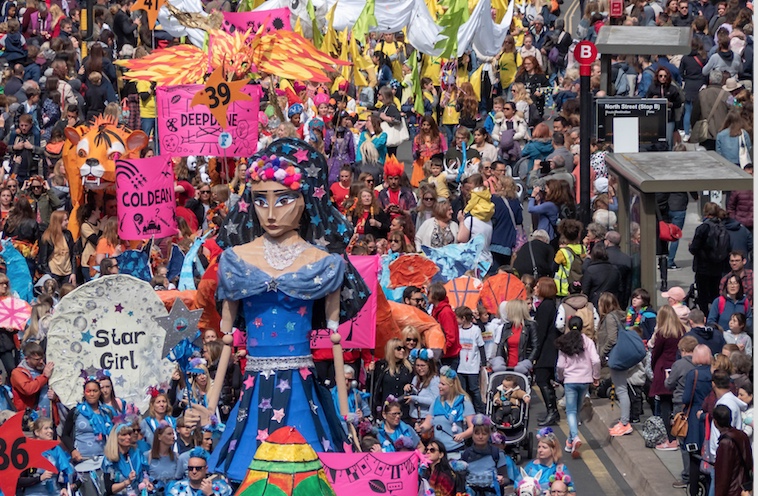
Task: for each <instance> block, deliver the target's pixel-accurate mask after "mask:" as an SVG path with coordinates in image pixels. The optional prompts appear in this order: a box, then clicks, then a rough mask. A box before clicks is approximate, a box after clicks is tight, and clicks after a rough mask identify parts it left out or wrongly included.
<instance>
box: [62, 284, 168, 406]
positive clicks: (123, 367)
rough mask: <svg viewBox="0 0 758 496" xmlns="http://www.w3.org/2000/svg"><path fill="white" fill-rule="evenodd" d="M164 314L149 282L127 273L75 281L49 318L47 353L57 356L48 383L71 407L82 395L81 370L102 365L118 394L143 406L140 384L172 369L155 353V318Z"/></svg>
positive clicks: (159, 342) (157, 380) (158, 336)
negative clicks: (84, 281) (108, 372)
mask: <svg viewBox="0 0 758 496" xmlns="http://www.w3.org/2000/svg"><path fill="white" fill-rule="evenodd" d="M167 315H168V312H167V311H166V307H165V306H164V305H163V302H162V301H161V300H160V298H158V296H157V295H156V293H155V291H154V290H153V288H152V287H151V286H150V284H149V283H147V282H143V281H140V280H139V279H136V278H134V277H131V276H127V275H123V274H119V275H113V276H104V277H100V278H98V279H95V280H94V281H90V282H88V283H87V284H84V285H82V286H79V287H78V288H76V289H75V290H74V291H72V292H71V293H69V294H67V295H66V296H64V297H63V298H62V299H61V301H60V303H58V306H56V308H55V315H53V318H52V319H51V320H50V330H49V331H48V334H47V353H48V356H51V357H58V358H57V359H56V360H55V372H54V373H53V376H52V378H51V379H50V387H52V388H53V390H55V392H56V393H58V396H59V397H60V399H61V401H62V402H63V404H64V405H66V406H67V407H69V408H72V407H73V406H74V405H76V404H77V403H78V402H79V401H81V399H82V387H81V386H82V384H83V381H82V379H81V377H80V374H81V372H82V370H85V371H87V373H88V374H90V375H95V372H96V371H97V370H98V369H104V370H108V371H110V374H111V380H112V381H113V385H114V386H115V389H116V391H118V397H119V398H121V399H123V400H125V401H126V402H127V403H134V404H135V405H136V406H137V407H138V408H139V409H140V410H141V411H145V409H146V408H147V406H148V399H147V398H146V396H145V390H146V389H147V388H148V387H149V386H156V385H159V384H161V383H162V382H165V381H166V378H167V377H171V371H172V370H173V367H172V364H171V362H169V361H168V360H166V359H165V358H162V355H161V353H160V350H161V349H162V348H163V343H164V341H165V339H166V331H165V330H164V328H163V327H162V326H161V325H160V324H159V323H158V322H157V321H156V318H160V317H165V316H167Z"/></svg>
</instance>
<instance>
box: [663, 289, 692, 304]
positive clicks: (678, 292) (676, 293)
mask: <svg viewBox="0 0 758 496" xmlns="http://www.w3.org/2000/svg"><path fill="white" fill-rule="evenodd" d="M661 296H663V297H664V298H673V299H675V300H676V301H684V299H685V298H686V297H687V293H685V292H684V290H683V289H682V288H680V287H679V286H674V287H673V288H669V290H668V291H664V292H663V293H661Z"/></svg>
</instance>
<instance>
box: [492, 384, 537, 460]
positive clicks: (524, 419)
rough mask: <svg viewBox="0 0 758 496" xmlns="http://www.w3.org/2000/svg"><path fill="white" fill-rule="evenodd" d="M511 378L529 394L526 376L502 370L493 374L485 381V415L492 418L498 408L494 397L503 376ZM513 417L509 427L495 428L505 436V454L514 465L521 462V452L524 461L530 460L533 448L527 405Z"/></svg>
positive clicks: (532, 434) (529, 388)
mask: <svg viewBox="0 0 758 496" xmlns="http://www.w3.org/2000/svg"><path fill="white" fill-rule="evenodd" d="M507 375H509V376H513V377H514V378H515V379H516V384H518V386H519V387H520V388H521V389H522V390H523V391H524V392H525V393H527V394H531V386H530V380H529V378H528V377H527V376H525V375H523V374H520V373H518V372H514V371H512V370H504V371H501V372H493V373H492V374H491V375H490V377H489V379H488V381H487V405H486V407H487V415H488V416H489V417H490V418H493V417H494V415H495V413H496V411H497V409H498V406H497V405H495V397H496V396H497V395H498V394H499V391H498V390H497V388H498V386H500V385H501V384H502V382H503V379H504V378H505V376H507ZM513 417H514V419H515V420H516V421H515V422H514V423H512V424H511V425H510V426H509V427H504V426H502V425H497V422H495V427H496V428H497V430H498V431H500V432H501V433H502V434H503V435H504V436H505V445H506V453H507V454H508V455H510V456H511V458H513V461H515V462H516V463H520V462H521V459H522V457H521V450H522V449H523V450H524V451H526V457H527V458H526V459H527V460H531V459H532V456H533V454H534V453H533V448H534V433H533V432H529V403H526V402H522V403H521V406H520V407H519V409H518V411H514V412H513Z"/></svg>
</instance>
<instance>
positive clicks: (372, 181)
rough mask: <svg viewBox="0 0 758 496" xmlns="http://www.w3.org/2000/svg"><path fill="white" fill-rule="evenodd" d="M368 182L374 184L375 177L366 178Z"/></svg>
mask: <svg viewBox="0 0 758 496" xmlns="http://www.w3.org/2000/svg"><path fill="white" fill-rule="evenodd" d="M366 182H367V183H370V184H374V180H373V179H366Z"/></svg>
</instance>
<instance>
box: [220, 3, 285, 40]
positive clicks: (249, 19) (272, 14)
mask: <svg viewBox="0 0 758 496" xmlns="http://www.w3.org/2000/svg"><path fill="white" fill-rule="evenodd" d="M261 26H265V27H264V28H263V32H264V34H265V33H268V32H271V31H278V30H281V29H284V30H286V31H292V26H290V9H289V7H284V8H281V9H272V10H262V11H259V12H224V23H223V24H222V25H221V29H223V30H224V31H226V32H227V33H230V34H234V33H235V32H236V31H242V32H243V33H244V32H245V31H247V30H248V29H251V28H252V31H251V34H253V35H254V34H255V33H257V32H258V29H260V27H261Z"/></svg>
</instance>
